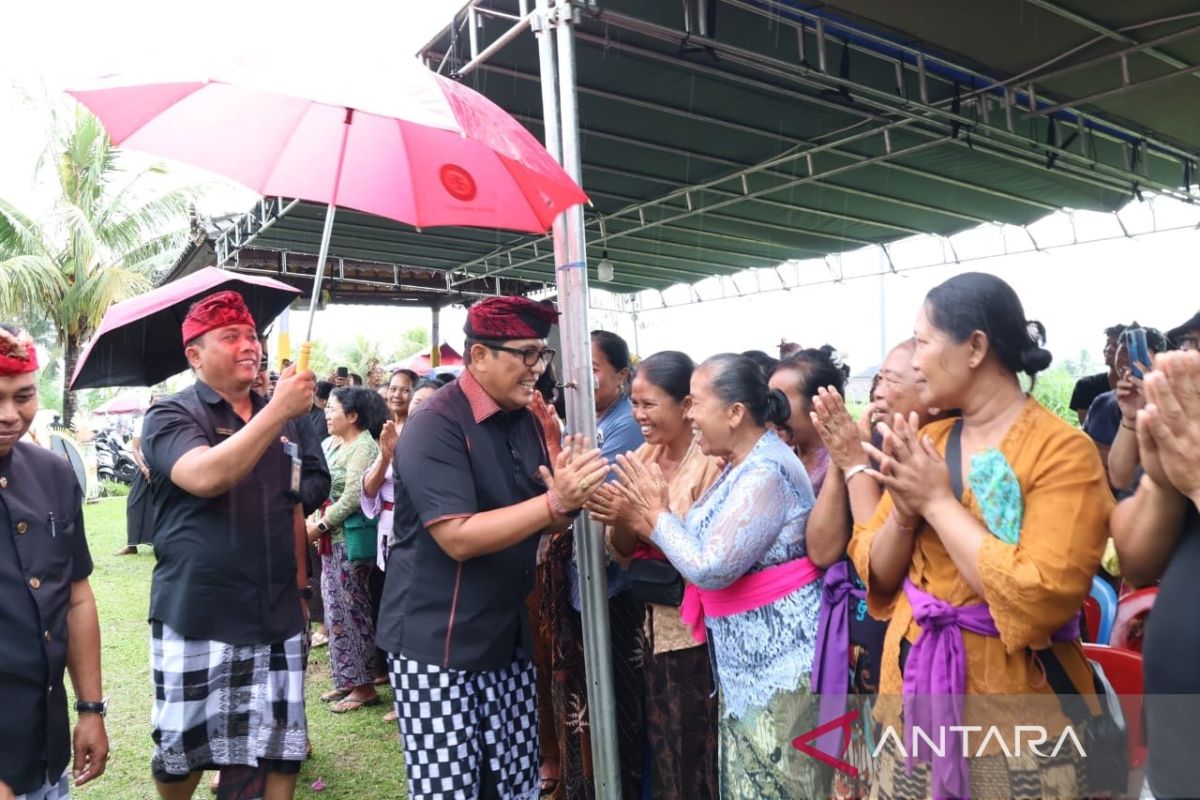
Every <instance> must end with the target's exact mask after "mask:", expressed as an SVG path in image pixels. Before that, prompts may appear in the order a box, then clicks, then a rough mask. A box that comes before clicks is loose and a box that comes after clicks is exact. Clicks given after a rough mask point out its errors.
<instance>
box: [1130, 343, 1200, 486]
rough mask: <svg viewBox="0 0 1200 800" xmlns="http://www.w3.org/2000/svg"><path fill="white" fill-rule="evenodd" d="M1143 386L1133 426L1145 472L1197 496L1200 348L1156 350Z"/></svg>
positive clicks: (1199, 425)
mask: <svg viewBox="0 0 1200 800" xmlns="http://www.w3.org/2000/svg"><path fill="white" fill-rule="evenodd" d="M1144 388H1145V392H1146V400H1147V403H1146V407H1145V408H1143V409H1142V410H1141V411H1139V412H1138V415H1137V429H1138V444H1139V450H1140V451H1141V455H1142V462H1143V464H1144V465H1145V469H1146V472H1147V474H1149V475H1150V479H1151V480H1153V481H1155V482H1156V483H1158V482H1160V480H1162V479H1165V480H1166V481H1168V482H1169V483H1170V484H1171V485H1172V486H1174V487H1175V488H1176V489H1177V490H1178V491H1179V492H1180V493H1181V494H1182V495H1184V496H1185V497H1188V498H1191V500H1192V502H1197V501H1200V353H1195V352H1171V353H1163V354H1160V355H1159V356H1158V357H1157V359H1156V360H1155V369H1154V371H1153V372H1150V373H1148V374H1147V375H1146V377H1145V379H1144Z"/></svg>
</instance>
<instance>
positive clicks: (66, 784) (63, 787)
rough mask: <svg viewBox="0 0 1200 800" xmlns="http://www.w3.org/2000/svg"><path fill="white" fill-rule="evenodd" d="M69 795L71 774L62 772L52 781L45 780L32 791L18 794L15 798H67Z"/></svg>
mask: <svg viewBox="0 0 1200 800" xmlns="http://www.w3.org/2000/svg"><path fill="white" fill-rule="evenodd" d="M70 796H71V774H70V773H69V772H64V773H63V774H62V777H60V778H59V779H58V780H57V781H55V782H54V783H51V782H50V781H46V785H45V786H43V787H42V788H40V789H34V790H33V791H32V792H26V793H25V794H19V795H17V797H16V800H67V798H68V797H70Z"/></svg>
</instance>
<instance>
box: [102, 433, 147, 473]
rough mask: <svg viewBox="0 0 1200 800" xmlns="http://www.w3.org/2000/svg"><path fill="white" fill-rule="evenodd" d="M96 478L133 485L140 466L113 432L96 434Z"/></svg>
mask: <svg viewBox="0 0 1200 800" xmlns="http://www.w3.org/2000/svg"><path fill="white" fill-rule="evenodd" d="M95 441H96V476H97V477H98V478H99V479H100V480H102V481H117V482H118V483H124V484H127V485H128V484H132V483H133V478H134V476H135V475H137V472H138V465H137V462H136V461H134V460H133V454H132V453H131V452H130V451H129V448H127V447H126V446H125V444H124V443H122V442H121V440H120V439H118V438H117V436H116V434H115V433H113V432H112V431H103V432H101V433H98V434H96V440H95Z"/></svg>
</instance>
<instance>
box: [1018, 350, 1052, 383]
mask: <svg viewBox="0 0 1200 800" xmlns="http://www.w3.org/2000/svg"><path fill="white" fill-rule="evenodd" d="M1053 360H1054V356H1053V355H1051V353H1050V351H1049V350H1047V349H1046V348H1044V347H1039V346H1037V345H1034V346H1032V347H1029V348H1026V349H1025V350H1023V351H1021V371H1022V372H1024V373H1026V374H1027V375H1031V376H1032V375H1036V374H1037V373H1039V372H1041V371H1042V370H1044V369H1047V368H1049V366H1050V362H1051V361H1053Z"/></svg>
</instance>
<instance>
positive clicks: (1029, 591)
mask: <svg viewBox="0 0 1200 800" xmlns="http://www.w3.org/2000/svg"><path fill="white" fill-rule="evenodd" d="M953 425H954V420H941V421H938V422H935V423H932V424H931V425H929V426H927V427H926V428H925V429H924V431H923V432H924V433H925V434H928V435H929V436H930V437H931V438H932V439H933V441H934V444H935V445H936V446H937V448H938V450H939V452H942V453H945V450H946V442H947V440H948V438H949V435H950V430H951V428H952V427H953ZM998 449H999V450H1000V452H1001V453H1002V454H1003V455H1004V458H1005V459H1006V460H1007V461H1008V463H1009V466H1010V467H1011V468H1012V471H1013V473H1014V475H1015V476H1016V478H1017V481H1018V483H1019V484H1020V487H1021V495H1022V498H1023V500H1024V506H1025V508H1024V515H1023V518H1022V524H1021V534H1020V539H1019V541H1018V542H1017V544H1015V545H1012V544H1007V543H1005V542H1003V541H1002V540H1000V539H998V538H996V537H995V536H991V535H988V536H986V537H985V538H984V542H983V545H982V546H981V548H980V550H979V562H978V569H979V576H980V580H981V582H982V583H983V590H984V591H983V597H980V596H979V595H977V594H976V593H975V591H974V590H973V589H972V588H971V587H970V586H969V585H968V584H967V582H966V580H964V579H963V577H962V575H961V574H960V573H959V571H958V568H957V567H956V566H955V565H954V562H953V560H951V558H950V555H949V553H947V551H946V548H945V546H943V544H942V541H941V539H940V538H939V536H938V534H937V531H935V530H934V529H933V528H932V527H931V526H930V525H929V524H928V523H926V522H925V521H924V520H922V521H921V522H920V524H919V526H918V528H917V531H916V533H915V534H914V535H915V536H916V542H915V543H914V546H913V556H912V563H911V564H910V566H909V569H908V578H909V579H910V580H911V581H912V582H913V583H914V584H916V586H917V587H918V588H920V589H923V590H924V591H926V592H928V593H930V594H932V595H934V596H935V597H937V598H939V599H941V600H943V601H946V602H948V603H950V604H951V605H955V606H965V605H972V604H976V603H987V604H988V607H989V608H990V610H991V615H992V619H993V620H994V621H995V623H996V628H997V629H998V630H999V632H1000V636H999V638H991V637H986V636H980V635H978V634H975V633H971V632H969V631H964V632H963V646H964V650H965V652H966V657H967V683H966V686H967V694H968V695H984V694H993V695H994V694H1024V695H1031V694H1047V693H1050V692H1051V691H1052V690H1051V689H1050V687H1049V686H1048V685H1047V684H1046V680H1045V676H1044V675H1043V674H1042V671H1041V668H1040V666H1039V665H1038V664H1037V663H1036V662H1035V661H1034V660H1033V658H1032V656H1031V654H1030V653H1029V649H1034V650H1037V649H1041V648H1045V647H1047V646H1051V647H1053V648H1054V653H1055V655H1056V656H1057V657H1058V659H1059V661H1060V662H1061V663H1062V665H1063V667H1064V669H1065V670H1066V671H1067V673H1068V675H1069V676H1070V677H1071V680H1072V682H1073V683H1074V684H1075V685H1076V686H1077V687H1079V688H1080V690H1081V691H1082V692H1084V693H1085V694H1090V693H1091V691H1092V690H1091V687H1092V682H1091V678H1090V673H1089V671H1088V667H1087V663H1086V660H1085V659H1084V656H1083V650H1082V648H1081V647H1080V645H1079V643H1078V642H1061V643H1058V642H1056V643H1054V644H1053V645H1051V642H1050V636H1051V635H1052V634H1053V633H1054V632H1055V631H1057V630H1058V629H1059V628H1061V627H1062V626H1063V625H1065V624H1066V623H1067V622H1069V621H1070V619H1071V617H1072V616H1074V615H1075V614H1077V613H1078V612H1079V609H1080V607H1081V605H1082V604H1083V602H1084V600H1085V599H1086V598H1087V596H1088V592H1089V590H1090V588H1091V583H1092V577H1093V576H1094V575H1095V574H1096V571H1097V569H1098V567H1099V564H1100V557H1101V555H1102V554H1103V552H1104V542H1105V540H1106V539H1107V538H1108V515H1109V512H1110V511H1111V509H1112V505H1113V499H1112V494H1111V492H1109V489H1108V484H1107V481H1106V479H1105V474H1104V467H1103V466H1102V465H1101V463H1100V457H1099V454H1098V452H1097V450H1096V446H1095V445H1094V444H1093V443H1092V442H1091V440H1090V439H1089V438H1088V437H1087V436H1086V435H1085V434H1083V433H1082V432H1080V431H1078V430H1076V429H1074V428H1072V427H1071V426H1070V425H1068V424H1067V423H1065V422H1063V421H1062V420H1061V419H1059V418H1058V417H1056V416H1055V415H1054V414H1052V413H1051V412H1049V411H1047V410H1046V409H1045V408H1043V407H1042V406H1041V405H1040V404H1039V403H1038V402H1037V401H1036V400H1034V399H1033V398H1029V399H1028V400H1027V401H1026V403H1025V407H1024V409H1023V410H1022V412H1021V415H1020V416H1019V417H1018V418H1017V421H1016V422H1015V423H1013V425H1012V427H1011V428H1010V429H1009V431H1008V433H1006V434H1005V436H1004V438H1003V440H1002V441H1001V443H1000V447H999V448H998ZM969 457H970V456H969V454H967V453H963V459H964V460H966V459H969ZM962 503H963V505H964V506H965V507H966V508H967V510H969V511H970V512H971V514H972V515H973V516H975V517H976V518H977V519H979V520H980V521H981V522H982V520H983V515H982V512H981V511H980V508H979V505H978V504H977V502H976V500H975V497H974V496H973V494H972V492H971V487H970V485H969V484H968V485H964V487H963V495H962ZM891 512H892V498H891V496H890V495H889V494H888V493H886V492H885V493H884V496H883V498H882V499H881V500H880V502H879V506H878V507H877V508H876V509H875V515H874V517H873V518H872V519H871V521H870V522H869V523H867V524H866V525H860V526H855V529H854V535H853V536H852V537H851V540H850V546H849V553H850V557H851V558H852V559H853V560H854V566H855V567H856V568H857V569H858V574H859V575H860V576H861V578H862V580H863V581H864V582H865V583H866V585H867V608H868V611H869V613H870V614H871V616H873V617H876V618H877V619H882V620H887V619H889V618H890V624H889V625H888V630H887V635H886V637H885V639H884V646H883V663H882V669H881V673H882V674H881V675H880V695H881V697H880V702H879V704H878V706H877V708H876V714H875V717H876V719H877V720H878V721H879V722H881V723H884V724H898V722H899V710H900V705H899V702H898V700H899V697H898V696H899V695H900V692H901V690H902V687H903V679H902V676H901V672H900V640H901V639H902V638H904V639H907V640H908V641H909V642H910V643H912V642H915V641H916V639H917V637H918V636H919V635H920V633H921V628H920V626H919V625H917V623H916V622H915V621H914V620H913V614H912V607H911V605H910V604H909V602H908V598H907V596H906V595H905V593H904V590H903V589H900V590H898V591H897V592H895V593H881V592H878V591H875V590H874V589H873V588H872V587H871V582H870V574H871V568H870V567H871V554H870V551H871V544H872V542H873V541H874V539H875V534H876V533H878V531H879V529H880V528H881V527H882V526H883V524H884V522H885V520H887V518H888V515H890V514H891ZM884 695H891V697H886V698H885V697H884ZM1089 702H1093V701H1089ZM1096 708H1097V707H1095V706H1093V713H1095V711H1096ZM992 711H993V712H994V711H995V710H994V709H992ZM965 713H966V717H965V719H964V721H968V722H969V721H970V719H971V704H968V705H967V709H966V712H965ZM1019 713H1020V710H1019V708H1016V709H1014V710H1013V714H1014V715H1016V714H1019ZM999 721H1000V720H999V719H997V715H996V713H992V714H990V715H989V717H988V719H987V721H986V722H984V724H988V723H989V722H999ZM1004 721H1009V720H1008V719H1007V718H1005V720H1004ZM1056 721H1057V722H1058V723H1059V724H1060V725H1061V724H1062V723H1063V722H1065V720H1064V719H1063V718H1062V717H1061V716H1058V717H1057V720H1056ZM1020 722H1021V720H1018V719H1015V718H1013V719H1012V720H1011V723H1012V724H1020ZM971 724H975V723H973V722H972V723H971ZM1059 730H1061V728H1059Z"/></svg>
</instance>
